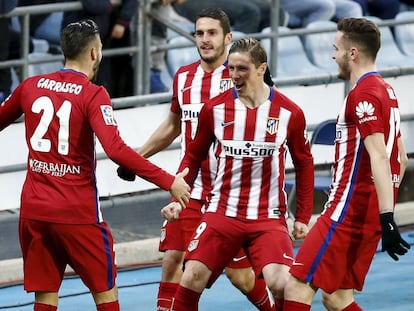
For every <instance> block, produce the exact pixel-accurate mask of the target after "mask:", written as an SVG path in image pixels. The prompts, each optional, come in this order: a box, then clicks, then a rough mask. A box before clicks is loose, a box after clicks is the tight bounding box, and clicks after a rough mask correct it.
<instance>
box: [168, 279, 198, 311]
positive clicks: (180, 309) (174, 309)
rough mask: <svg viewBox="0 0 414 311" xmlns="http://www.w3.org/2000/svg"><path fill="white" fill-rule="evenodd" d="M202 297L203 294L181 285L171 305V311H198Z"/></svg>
mask: <svg viewBox="0 0 414 311" xmlns="http://www.w3.org/2000/svg"><path fill="white" fill-rule="evenodd" d="M200 296H201V293H197V292H195V291H193V290H191V289H188V288H185V287H182V286H181V285H180V286H178V288H177V291H176V293H175V297H174V301H173V303H172V304H171V311H197V310H198V301H199V300H200Z"/></svg>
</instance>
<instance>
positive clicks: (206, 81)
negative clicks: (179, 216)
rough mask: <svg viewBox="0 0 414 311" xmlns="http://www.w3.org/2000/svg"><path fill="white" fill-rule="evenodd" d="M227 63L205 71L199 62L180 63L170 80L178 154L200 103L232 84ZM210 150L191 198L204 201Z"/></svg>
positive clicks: (210, 174) (190, 135)
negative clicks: (177, 122)
mask: <svg viewBox="0 0 414 311" xmlns="http://www.w3.org/2000/svg"><path fill="white" fill-rule="evenodd" d="M232 85H233V84H232V81H231V79H230V74H229V70H228V67H227V63H225V64H223V65H222V66H220V67H218V68H216V69H215V70H214V71H213V72H206V71H204V70H203V68H201V62H200V61H196V62H194V63H192V64H189V65H186V66H182V67H180V68H179V69H178V71H177V72H176V74H175V76H174V80H173V97H172V102H171V109H170V110H171V112H174V113H180V114H181V120H182V122H181V157H183V155H184V154H185V152H186V149H187V145H188V144H189V143H190V142H191V141H192V140H193V139H194V136H195V133H196V131H197V127H198V123H199V121H198V115H199V113H200V110H201V108H202V107H203V105H204V103H206V102H208V101H209V100H210V99H211V98H213V97H215V96H217V95H219V94H220V93H222V92H224V91H226V90H228V89H229V88H231V87H232ZM211 155H213V151H211V154H210V155H208V156H207V157H206V159H205V161H203V163H202V165H201V169H200V174H199V175H198V177H197V179H196V180H195V181H194V185H193V189H192V192H191V197H192V198H193V199H197V200H205V198H206V195H207V194H208V193H209V192H210V190H211V187H212V181H213V180H214V178H215V172H216V167H217V164H216V159H215V157H214V156H211Z"/></svg>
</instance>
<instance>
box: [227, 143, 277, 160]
mask: <svg viewBox="0 0 414 311" xmlns="http://www.w3.org/2000/svg"><path fill="white" fill-rule="evenodd" d="M221 144H222V145H223V151H224V153H225V155H227V156H231V157H234V158H244V157H247V158H256V157H270V156H273V154H274V152H275V149H276V144H275V143H274V142H255V141H234V140H222V141H221Z"/></svg>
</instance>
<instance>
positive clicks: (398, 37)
mask: <svg viewBox="0 0 414 311" xmlns="http://www.w3.org/2000/svg"><path fill="white" fill-rule="evenodd" d="M395 18H396V19H397V20H409V19H410V20H414V11H405V12H400V13H398V14H397V16H396V17H395ZM394 36H395V41H396V43H397V46H398V47H399V49H400V50H401V51H402V52H403V53H404V54H405V55H410V56H414V23H410V24H405V25H395V26H394Z"/></svg>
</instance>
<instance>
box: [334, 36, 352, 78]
mask: <svg viewBox="0 0 414 311" xmlns="http://www.w3.org/2000/svg"><path fill="white" fill-rule="evenodd" d="M332 58H333V59H334V60H335V62H336V63H337V64H338V70H339V72H338V77H339V78H340V79H343V80H349V79H350V76H351V69H350V66H349V61H350V57H349V49H348V48H346V45H345V40H344V38H343V33H342V32H340V31H338V32H337V33H336V35H335V43H334V51H333V53H332Z"/></svg>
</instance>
